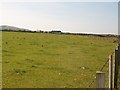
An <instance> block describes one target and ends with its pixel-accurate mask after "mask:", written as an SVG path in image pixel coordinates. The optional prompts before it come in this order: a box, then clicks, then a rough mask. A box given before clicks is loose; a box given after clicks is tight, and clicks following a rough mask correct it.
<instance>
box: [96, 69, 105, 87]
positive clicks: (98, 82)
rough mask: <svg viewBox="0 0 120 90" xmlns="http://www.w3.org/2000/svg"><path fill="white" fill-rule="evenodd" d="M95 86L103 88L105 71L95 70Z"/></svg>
mask: <svg viewBox="0 0 120 90" xmlns="http://www.w3.org/2000/svg"><path fill="white" fill-rule="evenodd" d="M96 88H98V89H99V88H105V73H104V72H101V71H97V72H96Z"/></svg>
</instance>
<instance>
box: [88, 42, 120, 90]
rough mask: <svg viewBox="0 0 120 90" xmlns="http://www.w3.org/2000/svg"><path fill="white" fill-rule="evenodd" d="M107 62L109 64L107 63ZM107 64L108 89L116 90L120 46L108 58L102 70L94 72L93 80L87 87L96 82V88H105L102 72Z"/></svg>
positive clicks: (119, 65) (119, 63)
mask: <svg viewBox="0 0 120 90" xmlns="http://www.w3.org/2000/svg"><path fill="white" fill-rule="evenodd" d="M108 62H109V63H108ZM107 63H108V64H109V82H108V88H109V89H110V90H112V89H113V88H114V89H118V79H119V77H118V74H119V73H120V72H119V71H120V70H119V67H120V44H118V45H117V47H116V49H115V51H114V52H113V53H112V54H111V55H110V56H109V58H108V60H107V61H106V62H105V63H104V65H103V66H102V68H101V69H100V70H99V71H97V72H96V76H95V78H94V79H93V80H92V81H91V82H90V84H89V87H90V86H91V85H92V84H93V83H94V82H95V81H96V88H106V87H105V73H106V72H105V73H104V72H103V69H104V67H105V66H106V65H107Z"/></svg>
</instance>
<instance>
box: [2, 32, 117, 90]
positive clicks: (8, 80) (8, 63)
mask: <svg viewBox="0 0 120 90" xmlns="http://www.w3.org/2000/svg"><path fill="white" fill-rule="evenodd" d="M2 35H3V39H2V41H3V42H2V46H3V48H2V58H3V61H2V62H3V65H2V66H3V74H2V76H3V88H88V85H89V83H90V81H91V80H92V79H93V78H94V76H95V74H96V71H98V70H100V68H101V67H102V65H103V64H104V63H105V62H106V61H107V59H108V56H109V54H111V53H112V52H113V50H114V48H115V46H116V43H113V42H114V40H115V38H106V37H94V36H93V37H88V36H76V35H57V34H42V33H23V32H2ZM107 69H108V66H106V67H105V69H104V70H106V71H107ZM106 73H107V72H106ZM106 75H107V74H106ZM106 78H107V77H106ZM106 81H107V82H108V80H107V79H106ZM94 85H95V83H94ZM94 85H93V86H94Z"/></svg>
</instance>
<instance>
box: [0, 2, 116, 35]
mask: <svg viewBox="0 0 120 90" xmlns="http://www.w3.org/2000/svg"><path fill="white" fill-rule="evenodd" d="M0 7H1V12H0V17H1V19H2V20H0V25H10V26H17V27H22V28H27V29H31V30H61V31H64V32H67V31H68V32H80V33H81V32H82V33H104V34H106V33H111V34H118V3H117V2H3V3H1V5H0Z"/></svg>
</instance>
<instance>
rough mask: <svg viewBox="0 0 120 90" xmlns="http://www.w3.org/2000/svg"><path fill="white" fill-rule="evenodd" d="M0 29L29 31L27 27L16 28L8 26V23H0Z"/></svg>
mask: <svg viewBox="0 0 120 90" xmlns="http://www.w3.org/2000/svg"><path fill="white" fill-rule="evenodd" d="M0 30H2V31H5V30H7V31H30V30H29V29H24V28H18V27H14V26H8V25H2V26H0Z"/></svg>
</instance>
